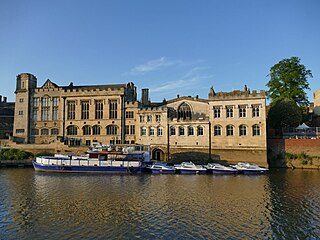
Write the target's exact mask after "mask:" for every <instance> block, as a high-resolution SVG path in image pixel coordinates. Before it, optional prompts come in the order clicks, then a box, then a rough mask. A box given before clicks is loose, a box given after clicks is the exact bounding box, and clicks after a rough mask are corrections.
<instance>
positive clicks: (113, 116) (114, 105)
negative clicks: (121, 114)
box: [109, 100, 118, 119]
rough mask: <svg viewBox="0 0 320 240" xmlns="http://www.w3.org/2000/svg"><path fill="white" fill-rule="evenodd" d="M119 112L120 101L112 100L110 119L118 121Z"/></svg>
mask: <svg viewBox="0 0 320 240" xmlns="http://www.w3.org/2000/svg"><path fill="white" fill-rule="evenodd" d="M117 110H118V101H117V100H110V101H109V118H110V119H116V118H117V113H118V112H117Z"/></svg>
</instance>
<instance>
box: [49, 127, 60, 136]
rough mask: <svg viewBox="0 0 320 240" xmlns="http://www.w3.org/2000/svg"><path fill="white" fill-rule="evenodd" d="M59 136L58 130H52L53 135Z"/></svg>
mask: <svg viewBox="0 0 320 240" xmlns="http://www.w3.org/2000/svg"><path fill="white" fill-rule="evenodd" d="M58 134H59V129H58V128H52V129H51V135H58Z"/></svg>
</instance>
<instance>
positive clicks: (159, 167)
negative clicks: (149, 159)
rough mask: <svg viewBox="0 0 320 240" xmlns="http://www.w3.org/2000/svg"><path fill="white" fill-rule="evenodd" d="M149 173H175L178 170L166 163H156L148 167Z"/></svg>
mask: <svg viewBox="0 0 320 240" xmlns="http://www.w3.org/2000/svg"><path fill="white" fill-rule="evenodd" d="M148 169H149V171H150V172H152V173H175V172H176V168H175V167H173V166H168V165H167V164H166V163H154V164H152V165H151V166H150V167H148Z"/></svg>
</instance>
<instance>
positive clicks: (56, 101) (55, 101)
mask: <svg viewBox="0 0 320 240" xmlns="http://www.w3.org/2000/svg"><path fill="white" fill-rule="evenodd" d="M52 106H53V107H58V106H59V98H58V97H53V98H52Z"/></svg>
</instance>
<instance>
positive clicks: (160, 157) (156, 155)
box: [152, 148, 164, 161]
mask: <svg viewBox="0 0 320 240" xmlns="http://www.w3.org/2000/svg"><path fill="white" fill-rule="evenodd" d="M152 160H157V161H164V152H163V151H162V150H161V149H159V148H156V149H153V150H152Z"/></svg>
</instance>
